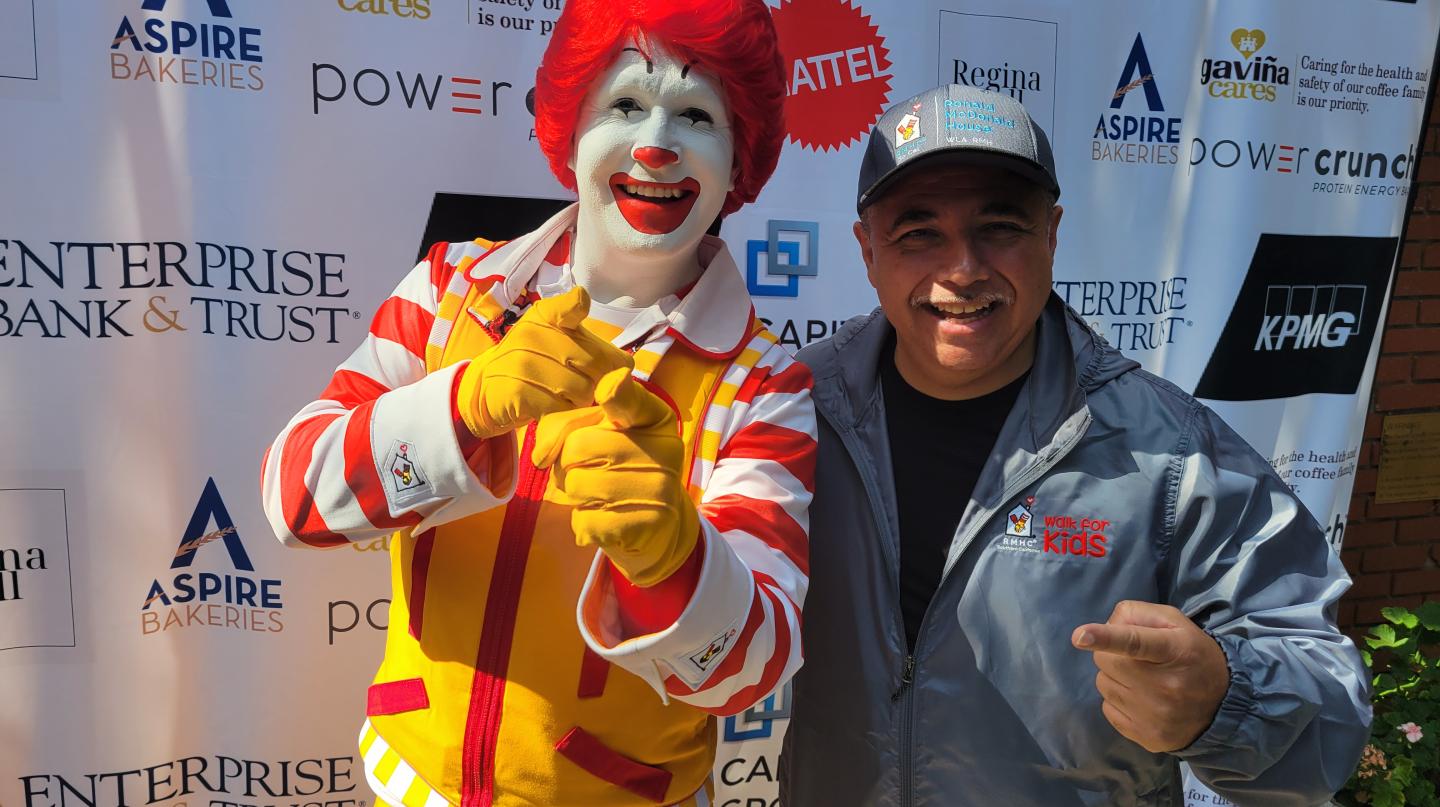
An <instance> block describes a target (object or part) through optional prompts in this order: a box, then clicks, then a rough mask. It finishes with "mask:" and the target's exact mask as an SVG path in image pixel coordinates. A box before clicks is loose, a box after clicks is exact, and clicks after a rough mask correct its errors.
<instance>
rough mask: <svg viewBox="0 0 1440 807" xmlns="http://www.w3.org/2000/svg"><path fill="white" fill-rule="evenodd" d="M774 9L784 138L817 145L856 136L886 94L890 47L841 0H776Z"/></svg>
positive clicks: (847, 142)
mask: <svg viewBox="0 0 1440 807" xmlns="http://www.w3.org/2000/svg"><path fill="white" fill-rule="evenodd" d="M773 14H774V17H775V31H776V33H777V34H778V35H779V37H780V52H781V53H782V54H783V55H784V57H785V70H786V74H787V79H786V90H787V93H788V96H789V97H788V98H786V100H785V128H786V133H787V134H788V135H789V136H790V140H791V141H792V142H795V143H798V144H800V145H801V146H804V147H805V148H810V149H815V150H817V151H820V150H829V149H839V148H841V147H843V146H848V145H850V144H851V143H854V142H856V141H858V140H859V139H860V138H861V137H862V136H863V135H864V134H865V133H866V131H867V130H868V129H869V128H870V126H871V125H873V124H874V123H875V121H876V120H878V119H879V117H880V115H881V113H883V112H884V111H885V102H886V101H887V100H888V99H889V97H890V51H889V50H888V49H887V48H886V47H885V38H884V37H882V36H880V29H878V28H877V27H876V26H875V25H874V24H872V23H871V22H870V17H868V16H867V15H865V14H862V13H861V12H860V9H858V8H856V7H854V6H852V5H850V4H849V3H848V2H845V0H782V2H781V4H780V6H779V7H778V8H775V9H773Z"/></svg>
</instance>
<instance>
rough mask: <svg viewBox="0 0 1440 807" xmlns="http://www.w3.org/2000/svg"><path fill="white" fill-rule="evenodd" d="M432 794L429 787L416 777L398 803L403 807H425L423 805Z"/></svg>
mask: <svg viewBox="0 0 1440 807" xmlns="http://www.w3.org/2000/svg"><path fill="white" fill-rule="evenodd" d="M433 792H434V791H432V790H431V789H430V786H429V785H427V784H425V783H424V782H422V781H421V780H420V777H418V776H417V777H415V779H414V780H412V781H411V782H410V789H408V790H406V791H405V795H404V796H403V797H402V798H401V800H400V803H401V804H402V805H403V806H404V807H425V803H426V802H427V801H429V800H430V794H431V793H433Z"/></svg>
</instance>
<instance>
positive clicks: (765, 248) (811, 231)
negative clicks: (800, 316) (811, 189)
mask: <svg viewBox="0 0 1440 807" xmlns="http://www.w3.org/2000/svg"><path fill="white" fill-rule="evenodd" d="M786 234H789V235H791V236H795V235H798V236H800V238H799V239H798V240H796V239H793V238H791V239H784V238H782V236H784V235H786ZM762 259H763V262H764V264H765V273H766V274H768V275H771V276H776V277H783V278H785V281H784V282H783V283H761V282H760V268H761V267H760V264H761V263H762ZM818 274H820V225H819V224H817V223H815V222H813V221H784V220H778V219H772V220H770V222H769V223H768V224H766V226H765V240H764V241H759V240H750V241H746V242H745V285H746V287H748V288H749V289H750V295H751V296H752V297H799V296H800V278H802V277H815V276H816V275H818Z"/></svg>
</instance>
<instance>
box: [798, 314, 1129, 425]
mask: <svg viewBox="0 0 1440 807" xmlns="http://www.w3.org/2000/svg"><path fill="white" fill-rule="evenodd" d="M1037 327H1038V329H1039V333H1038V338H1037V341H1036V345H1035V362H1034V364H1033V365H1031V368H1030V376H1029V378H1028V379H1026V381H1025V386H1024V387H1023V388H1022V390H1021V392H1020V397H1019V398H1018V399H1017V402H1016V411H1015V413H1014V414H1012V418H1011V419H1012V420H1014V415H1019V414H1022V412H1021V410H1022V409H1023V415H1024V417H1025V421H1026V422H1025V423H1024V424H1023V426H1022V428H1021V429H1020V430H1019V431H1018V433H1015V434H1013V435H1012V436H1013V437H1016V438H1019V439H1020V440H1022V441H1024V442H1028V443H1029V445H1027V446H1024V448H1026V449H1029V451H1031V452H1035V451H1037V450H1038V449H1040V448H1042V447H1044V446H1046V445H1048V444H1049V443H1050V441H1051V440H1052V439H1053V438H1054V436H1055V434H1056V433H1057V432H1058V431H1059V430H1060V428H1061V427H1062V426H1063V425H1064V424H1065V423H1066V422H1067V421H1068V420H1070V419H1071V418H1072V416H1074V415H1075V414H1077V413H1079V412H1080V411H1081V410H1083V409H1084V408H1085V398H1086V394H1087V392H1089V391H1092V390H1093V389H1095V388H1096V387H1098V386H1099V385H1100V384H1103V383H1104V382H1105V381H1108V380H1109V379H1111V378H1113V377H1115V376H1116V375H1119V374H1120V373H1122V372H1126V371H1128V370H1130V369H1133V368H1135V367H1137V366H1138V365H1137V364H1136V363H1135V362H1133V361H1130V360H1129V359H1125V358H1124V357H1122V356H1121V355H1120V354H1119V353H1118V352H1117V351H1115V350H1114V349H1112V348H1110V347H1109V346H1108V345H1106V344H1105V343H1104V341H1103V340H1100V339H1098V338H1097V337H1096V336H1095V334H1094V332H1092V331H1091V330H1090V327H1089V326H1088V325H1086V324H1085V323H1084V322H1083V321H1081V320H1080V318H1079V316H1078V315H1076V314H1075V313H1074V312H1073V311H1072V310H1070V308H1069V306H1067V305H1065V303H1064V301H1063V300H1061V299H1060V298H1059V297H1058V296H1057V295H1055V294H1054V293H1052V294H1051V295H1050V299H1049V300H1048V301H1047V302H1046V305H1045V308H1044V310H1043V311H1042V312H1041V315H1040V320H1039V323H1038V325H1037ZM893 332H894V328H893V327H892V326H891V325H890V322H889V320H887V319H886V318H885V315H884V313H883V312H882V311H881V310H880V309H878V308H877V309H875V310H874V311H873V312H871V313H870V315H869V316H866V317H857V318H855V319H852V320H850V321H849V322H847V323H846V324H845V325H844V326H843V327H841V329H840V330H839V331H838V332H837V333H836V334H835V336H834V338H832V339H830V340H828V341H827V342H823V343H820V344H818V345H814V346H811V347H809V348H806V349H805V350H804V351H802V352H801V358H802V360H804V361H805V362H806V363H807V364H809V365H810V367H811V370H812V372H813V373H814V377H815V390H814V398H815V405H816V408H817V409H819V410H820V411H821V413H823V414H824V415H825V416H826V417H827V418H828V419H829V420H830V421H831V422H832V423H834V424H836V425H837V426H842V425H843V426H844V427H847V428H852V429H853V428H855V427H856V426H858V425H859V424H860V423H861V422H862V421H864V420H866V419H867V418H869V417H871V416H873V415H874V411H875V410H876V408H877V407H878V406H879V405H880V360H881V351H882V350H884V349H885V346H886V344H888V342H889V340H890V335H891V334H892V333H893ZM842 357H843V358H842ZM1015 425H1021V424H1015ZM1006 431H1010V429H1009V428H1007V429H1006Z"/></svg>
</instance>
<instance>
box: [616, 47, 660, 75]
mask: <svg viewBox="0 0 1440 807" xmlns="http://www.w3.org/2000/svg"><path fill="white" fill-rule="evenodd" d="M625 51H630V52H631V53H638V54H640V58H642V59H644V60H645V72H646V73H654V72H655V63H654V62H652V61H650V56H649V55H648V54H646V53H645V51H643V50H640V49H639V48H624V49H622V50H621V51H620V52H621V53H624V52H625Z"/></svg>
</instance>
